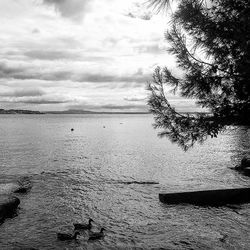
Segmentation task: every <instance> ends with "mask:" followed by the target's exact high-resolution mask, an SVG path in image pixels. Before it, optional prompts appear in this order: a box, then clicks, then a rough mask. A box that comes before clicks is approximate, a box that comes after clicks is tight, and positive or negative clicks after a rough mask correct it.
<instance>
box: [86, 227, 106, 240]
mask: <svg viewBox="0 0 250 250" xmlns="http://www.w3.org/2000/svg"><path fill="white" fill-rule="evenodd" d="M104 230H105V228H102V229H101V231H100V232H89V240H98V239H100V238H103V237H104V232H103V231H104Z"/></svg>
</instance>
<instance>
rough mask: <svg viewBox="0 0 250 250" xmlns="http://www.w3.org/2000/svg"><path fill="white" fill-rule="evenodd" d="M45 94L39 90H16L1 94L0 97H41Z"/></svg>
mask: <svg viewBox="0 0 250 250" xmlns="http://www.w3.org/2000/svg"><path fill="white" fill-rule="evenodd" d="M44 94H45V92H44V91H43V90H41V89H17V90H13V91H8V92H1V93H0V96H5V97H26V96H42V95H44Z"/></svg>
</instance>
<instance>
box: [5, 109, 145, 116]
mask: <svg viewBox="0 0 250 250" xmlns="http://www.w3.org/2000/svg"><path fill="white" fill-rule="evenodd" d="M148 113H149V112H96V111H89V110H79V109H69V110H63V111H44V112H40V111H32V110H22V109H8V110H7V109H0V114H39V115H40V114H148Z"/></svg>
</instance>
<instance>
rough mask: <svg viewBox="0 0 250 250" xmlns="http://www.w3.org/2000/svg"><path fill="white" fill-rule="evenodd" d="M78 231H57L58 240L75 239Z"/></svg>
mask: <svg viewBox="0 0 250 250" xmlns="http://www.w3.org/2000/svg"><path fill="white" fill-rule="evenodd" d="M79 234H80V233H79V232H75V233H74V234H65V233H57V239H58V240H76V237H77V235H79Z"/></svg>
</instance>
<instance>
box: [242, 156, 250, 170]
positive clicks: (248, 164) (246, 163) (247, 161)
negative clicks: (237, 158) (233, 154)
mask: <svg viewBox="0 0 250 250" xmlns="http://www.w3.org/2000/svg"><path fill="white" fill-rule="evenodd" d="M240 165H241V169H245V168H250V158H248V157H246V156H245V157H243V159H242V160H241V164H240Z"/></svg>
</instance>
